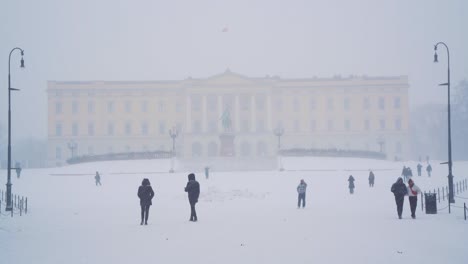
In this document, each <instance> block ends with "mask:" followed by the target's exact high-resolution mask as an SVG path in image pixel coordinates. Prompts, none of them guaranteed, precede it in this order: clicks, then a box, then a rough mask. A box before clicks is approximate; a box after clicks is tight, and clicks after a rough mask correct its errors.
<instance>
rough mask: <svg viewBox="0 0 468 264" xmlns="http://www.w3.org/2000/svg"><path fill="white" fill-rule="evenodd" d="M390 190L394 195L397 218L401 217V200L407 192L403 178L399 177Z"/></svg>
mask: <svg viewBox="0 0 468 264" xmlns="http://www.w3.org/2000/svg"><path fill="white" fill-rule="evenodd" d="M390 190H391V192H392V193H393V194H394V195H395V202H396V206H397V213H398V218H399V219H401V214H402V213H403V202H404V201H405V195H406V194H407V193H408V190H407V189H406V185H405V183H404V182H403V179H402V178H401V177H399V178H398V180H397V181H396V182H395V183H394V184H393V185H392V188H391V189H390Z"/></svg>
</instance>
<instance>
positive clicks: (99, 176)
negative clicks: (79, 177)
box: [94, 171, 101, 186]
mask: <svg viewBox="0 0 468 264" xmlns="http://www.w3.org/2000/svg"><path fill="white" fill-rule="evenodd" d="M94 180H96V186H98V184H99V186H101V175H99V172H97V171H96V176H94Z"/></svg>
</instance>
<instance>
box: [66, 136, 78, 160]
mask: <svg viewBox="0 0 468 264" xmlns="http://www.w3.org/2000/svg"><path fill="white" fill-rule="evenodd" d="M77 147H78V144H76V142H75V141H73V140H72V141H70V142H68V148H69V149H70V152H71V158H72V159H73V158H74V157H75V153H76V151H75V150H76V148H77Z"/></svg>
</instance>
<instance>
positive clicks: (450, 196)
mask: <svg viewBox="0 0 468 264" xmlns="http://www.w3.org/2000/svg"><path fill="white" fill-rule="evenodd" d="M439 44H440V45H443V46H445V48H446V49H447V82H446V83H441V84H439V85H440V86H447V93H448V95H447V98H448V103H447V112H448V120H447V121H448V162H445V163H444V164H448V168H449V175H448V185H449V202H450V203H455V198H454V193H453V191H454V190H453V175H452V129H451V117H450V52H449V48H448V46H447V44H445V43H444V42H438V43H437V44H435V45H434V62H439V61H438V56H437V46H439Z"/></svg>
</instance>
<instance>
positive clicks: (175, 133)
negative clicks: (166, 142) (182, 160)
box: [169, 127, 179, 173]
mask: <svg viewBox="0 0 468 264" xmlns="http://www.w3.org/2000/svg"><path fill="white" fill-rule="evenodd" d="M178 135H179V130H178V129H177V128H176V127H173V128H172V129H169V136H171V138H172V157H171V169H170V170H169V172H170V173H173V172H174V158H175V140H176V138H177V136H178Z"/></svg>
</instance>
